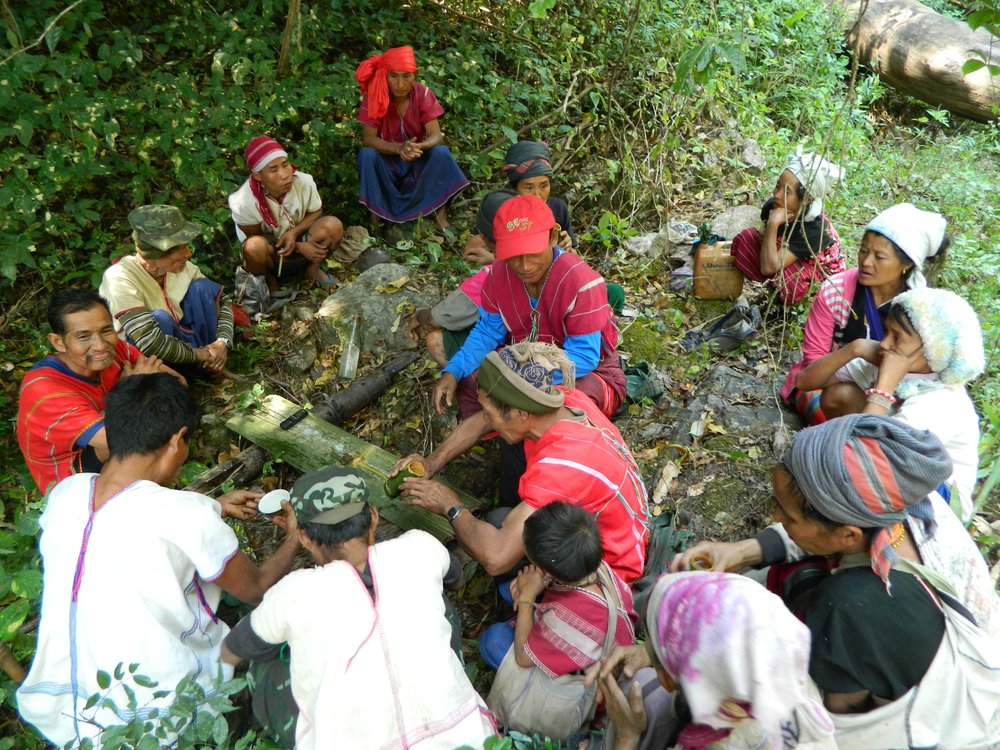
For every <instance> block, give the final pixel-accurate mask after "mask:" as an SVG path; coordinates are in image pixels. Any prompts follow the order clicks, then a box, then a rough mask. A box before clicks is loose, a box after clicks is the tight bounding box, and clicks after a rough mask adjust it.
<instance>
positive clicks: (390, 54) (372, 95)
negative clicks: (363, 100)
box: [354, 47, 417, 120]
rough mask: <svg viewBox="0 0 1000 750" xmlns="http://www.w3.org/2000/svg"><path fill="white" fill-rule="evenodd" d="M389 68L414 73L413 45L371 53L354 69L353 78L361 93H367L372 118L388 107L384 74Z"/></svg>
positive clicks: (380, 115)
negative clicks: (379, 53) (358, 84)
mask: <svg viewBox="0 0 1000 750" xmlns="http://www.w3.org/2000/svg"><path fill="white" fill-rule="evenodd" d="M390 70H398V71H401V72H403V73H416V72H417V58H416V57H415V56H414V55H413V47H393V48H392V49H387V50H386V51H385V52H383V53H382V54H381V55H372V56H371V57H369V58H368V59H367V60H365V61H364V62H363V63H361V64H360V65H359V66H358V69H357V70H356V71H354V79H355V80H356V81H357V82H358V83H360V84H361V93H362V94H367V95H368V114H369V116H370V117H372V119H375V120H377V119H379V118H380V117H382V115H384V114H385V113H386V110H388V109H389V83H388V80H387V78H386V74H387V73H388V72H389V71H390Z"/></svg>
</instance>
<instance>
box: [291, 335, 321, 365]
mask: <svg viewBox="0 0 1000 750" xmlns="http://www.w3.org/2000/svg"><path fill="white" fill-rule="evenodd" d="M315 359H316V343H315V342H314V341H313V340H312V338H311V337H310V338H307V339H304V340H303V341H300V342H299V343H298V344H297V345H296V346H295V351H293V352H292V353H291V354H290V355H289V356H288V357H287V358H286V359H285V364H287V365H288V367H290V368H291V369H293V370H295V372H305V371H306V370H308V369H309V368H310V367H312V364H313V362H314V361H315Z"/></svg>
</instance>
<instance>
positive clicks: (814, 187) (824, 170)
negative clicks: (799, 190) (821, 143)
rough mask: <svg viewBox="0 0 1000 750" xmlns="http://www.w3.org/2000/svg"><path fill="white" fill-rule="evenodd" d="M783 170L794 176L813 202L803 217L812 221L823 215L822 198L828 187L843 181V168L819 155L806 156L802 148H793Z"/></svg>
mask: <svg viewBox="0 0 1000 750" xmlns="http://www.w3.org/2000/svg"><path fill="white" fill-rule="evenodd" d="M785 169H786V170H787V171H789V172H791V173H792V174H793V175H795V179H797V180H798V181H799V183H800V184H801V185H802V187H804V188H805V189H806V194H807V195H809V196H810V197H811V198H812V199H813V200H812V203H811V204H810V205H809V210H808V211H807V212H806V215H805V217H804V220H805V221H812V220H813V219H815V218H816V217H818V216H819V215H820V214H822V213H823V196H825V195H826V193H827V191H828V190H829V189H830V186H831V185H833V184H834V183H837V182H840V181H841V180H843V179H844V169H843V167H840V166H837V165H836V164H834V163H833V162H830V161H827V160H826V159H824V158H823V157H822V156H820V155H819V154H807V153H804V152H803V150H802V146H797V147H796V148H795V153H794V154H792V155H791V156H789V157H788V164H787V165H785Z"/></svg>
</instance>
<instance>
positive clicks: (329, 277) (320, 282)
mask: <svg viewBox="0 0 1000 750" xmlns="http://www.w3.org/2000/svg"><path fill="white" fill-rule="evenodd" d="M323 275H324V276H326V278H325V279H313V280H312V281H313V283H314V284H315V285H316V286H333V285H334V284H336V283H337V280H336V279H335V278H334V277H333V274H332V273H330V272H329V271H323Z"/></svg>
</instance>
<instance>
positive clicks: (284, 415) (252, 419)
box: [226, 396, 484, 541]
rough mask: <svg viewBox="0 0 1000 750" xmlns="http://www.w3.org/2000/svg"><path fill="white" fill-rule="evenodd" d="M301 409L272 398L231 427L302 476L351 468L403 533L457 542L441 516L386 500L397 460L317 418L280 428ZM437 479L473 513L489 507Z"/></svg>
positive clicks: (371, 499)
mask: <svg viewBox="0 0 1000 750" xmlns="http://www.w3.org/2000/svg"><path fill="white" fill-rule="evenodd" d="M297 411H298V406H296V405H295V404H293V403H292V402H291V401H288V400H286V399H283V398H281V396H268V397H267V398H265V399H264V401H263V403H262V404H260V405H259V406H257V407H255V408H254V409H251V410H250V411H249V412H246V413H243V414H238V415H236V416H234V417H232V418H231V419H229V420H228V421H227V422H226V426H227V427H228V428H229V429H231V430H232V431H233V432H235V433H237V434H238V435H242V436H243V437H245V438H247V439H248V440H252V441H253V442H255V443H257V444H258V445H260V446H261V447H262V448H264V449H265V450H266V451H268V452H269V453H271V454H272V455H275V456H278V457H280V458H281V459H282V460H283V461H285V462H286V463H288V464H290V465H291V466H294V467H295V468H296V469H298V470H299V471H302V472H306V471H312V470H314V469H319V468H322V467H324V466H329V465H330V464H340V465H342V466H351V467H353V468H355V469H357V470H358V471H359V472H360V473H361V474H362V475H363V476H364V477H365V479H366V480H367V481H368V488H369V496H368V500H369V502H371V503H372V504H374V505H375V507H377V508H378V511H379V513H380V514H381V515H382V517H383V518H385V519H386V520H387V521H390V522H391V523H393V524H395V525H396V526H398V527H399V528H401V529H404V530H408V529H421V530H423V531H426V532H428V533H430V534H433V535H434V536H436V537H437V538H438V539H440V540H441V541H447V540H448V539H451V538H452V536H453V534H452V530H451V524H449V523H448V521H446V520H445V519H444V518H442V517H441V516H437V515H434V514H433V513H428V512H427V511H426V510H424V509H423V508H416V507H410V506H408V505H406V503H405V501H404V500H403V499H401V498H390V497H387V496H386V494H385V492H384V491H383V489H382V486H383V483H384V482H385V479H386V477H387V475H388V473H389V470H390V469H391V468H392V467H393V466H394V465H395V464H396V461H397V460H398V456H395V455H393V454H392V453H389V452H388V451H386V450H383V449H382V448H380V447H379V446H377V445H372V444H371V443H368V442H365V441H364V440H362V439H361V438H359V437H356V436H354V435H352V434H351V433H349V432H347V431H345V430H342V429H340V428H339V427H335V426H334V425H332V424H330V423H329V422H325V421H322V420H319V419H316V418H315V417H314V416H312V415H309V416H307V417H306V418H305V419H303V420H302V421H301V422H299V423H297V424H296V425H295V426H294V427H292V428H291V429H288V430H283V429H281V424H282V422H284V421H285V420H286V419H288V418H289V417H290V416H292V415H293V414H295V413H296V412H297ZM435 479H437V480H439V481H441V482H443V483H444V484H446V485H448V486H450V487H451V489H453V490H454V491H455V493H456V494H457V495H458V498H459V502H461V503H463V504H464V505H465V506H466V507H467V508H469V509H470V510H475V509H476V508H479V507H482V505H483V504H484V503H483V501H482V500H481V499H479V498H477V497H473V496H472V495H469V494H467V493H465V492H462V491H461V490H459V489H458V488H456V487H453V486H451V485H449V484H448V482H447V480H445V479H443V478H442V477H440V476H436V477H435Z"/></svg>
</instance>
